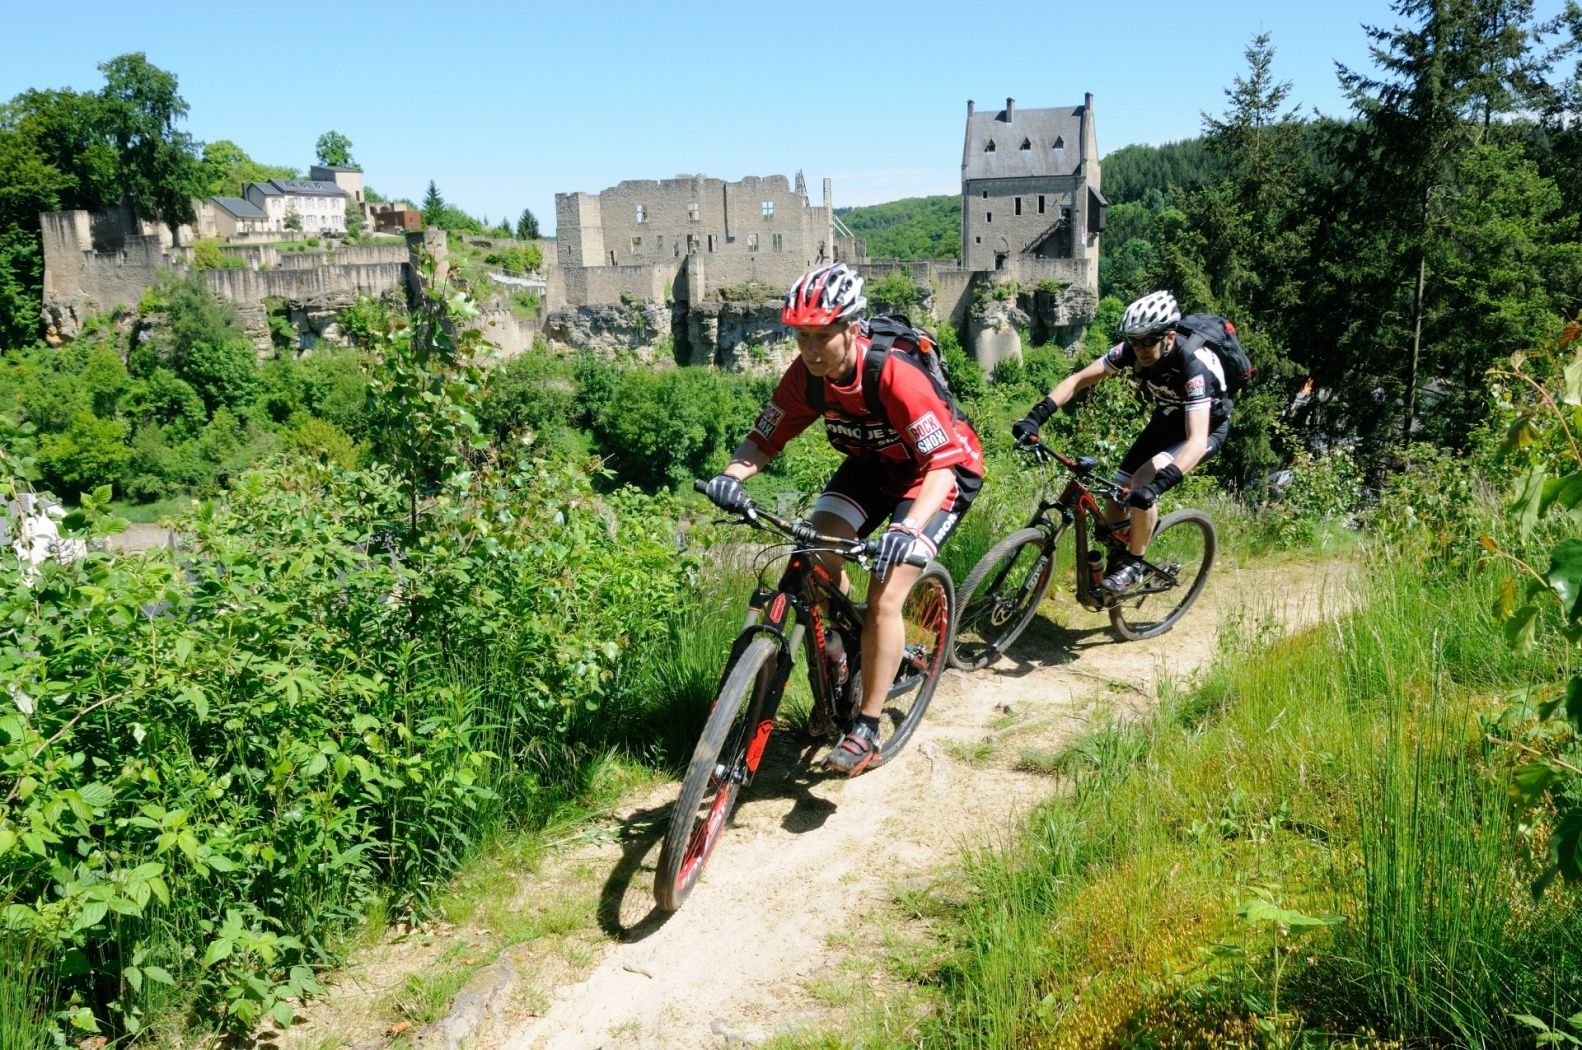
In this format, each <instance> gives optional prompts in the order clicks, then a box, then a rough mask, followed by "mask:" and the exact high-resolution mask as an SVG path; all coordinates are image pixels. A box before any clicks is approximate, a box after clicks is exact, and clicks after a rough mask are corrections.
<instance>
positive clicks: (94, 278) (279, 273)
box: [39, 208, 409, 346]
mask: <svg viewBox="0 0 1582 1050" xmlns="http://www.w3.org/2000/svg"><path fill="white" fill-rule="evenodd" d="M39 220H40V224H41V227H42V232H43V240H44V288H43V307H44V310H43V312H44V326H45V338H46V340H47V341H49V342H51V343H60V342H65V341H68V340H71V339H74V338H76V335H77V333H78V331H79V330H80V329H81V326H82V322H83V321H84V320H85V319H86V318H87V317H89V316H91V315H93V314H99V313H109V312H112V311H114V310H116V309H135V308H136V306H137V304H138V302H139V301H140V300H141V299H142V297H143V293H144V292H146V291H147V290H148V289H149V288H151V287H153V284H154V281H155V280H156V278H157V277H158V275H159V273H160V271H162V270H173V269H174V270H185V269H187V268H189V267H190V265H191V261H192V249H191V248H189V247H182V246H179V245H177V244H175V243H173V242H172V239H171V236H170V232H169V231H168V230H167V229H165V227H164V226H162V225H157V224H153V223H145V222H142V221H140V220H138V219H137V218H136V217H135V216H134V215H133V214H132V213H131V212H130V211H129V210H127V209H125V208H115V209H110V210H108V211H105V212H97V213H89V212H85V211H61V212H45V213H44V214H43V215H41V216H40V217H39ZM190 239H191V231H190V230H188V231H185V233H184V235H183V240H190ZM220 251H221V253H222V254H225V255H233V256H237V257H239V258H241V259H243V260H244V262H245V265H244V266H243V267H241V268H238V269H223V270H199V271H197V272H198V273H199V275H200V276H201V277H202V279H203V281H204V283H205V284H207V285H208V287H209V289H210V290H211V291H213V292H214V293H215V294H216V295H218V296H220V297H221V298H223V299H228V300H230V301H231V302H233V303H235V304H236V307H237V313H238V316H239V318H240V320H241V321H242V323H243V325H244V327H246V328H247V330H248V333H249V334H250V335H252V336H253V337H254V338H255V339H257V340H258V341H259V343H260V345H261V346H267V345H268V324H267V320H266V318H265V311H264V302H265V300H266V299H279V300H283V301H284V302H285V303H286V304H287V305H288V307H289V308H290V309H291V310H292V311H293V312H299V313H301V314H302V315H303V316H310V315H312V316H317V315H323V314H325V313H326V312H329V311H335V310H339V309H340V308H342V307H345V306H350V305H351V304H352V303H353V302H355V301H356V300H357V298H358V296H369V297H372V298H378V297H380V296H383V295H386V294H390V293H392V292H402V291H404V290H405V288H406V287H407V283H408V270H409V261H408V252H407V249H406V248H404V247H401V246H399V245H397V246H390V247H352V248H346V247H343V248H341V249H340V250H339V251H337V252H336V253H335V254H334V255H333V256H329V255H327V254H321V253H306V252H304V253H295V252H281V251H279V250H278V249H276V248H274V247H272V246H267V245H252V246H240V245H239V246H225V247H222V248H221V249H220Z"/></svg>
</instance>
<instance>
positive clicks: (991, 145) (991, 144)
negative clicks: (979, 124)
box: [983, 139, 994, 153]
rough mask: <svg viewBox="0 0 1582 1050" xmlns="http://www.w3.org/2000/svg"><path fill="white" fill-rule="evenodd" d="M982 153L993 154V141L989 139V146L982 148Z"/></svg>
mask: <svg viewBox="0 0 1582 1050" xmlns="http://www.w3.org/2000/svg"><path fill="white" fill-rule="evenodd" d="M983 152H985V153H993V152H994V140H993V139H990V140H989V144H988V145H987V146H985V147H983Z"/></svg>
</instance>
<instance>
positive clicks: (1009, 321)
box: [967, 299, 1033, 375]
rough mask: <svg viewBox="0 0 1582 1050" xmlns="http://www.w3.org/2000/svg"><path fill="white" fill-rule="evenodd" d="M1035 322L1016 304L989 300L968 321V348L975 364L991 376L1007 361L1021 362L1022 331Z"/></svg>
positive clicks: (1002, 300)
mask: <svg viewBox="0 0 1582 1050" xmlns="http://www.w3.org/2000/svg"><path fill="white" fill-rule="evenodd" d="M1032 320H1033V319H1032V318H1031V317H1030V316H1028V314H1027V313H1026V312H1025V311H1023V310H1022V309H1021V308H1020V307H1019V306H1017V305H1016V303H1014V302H1012V301H1010V300H1006V299H990V300H989V301H988V302H986V303H984V304H983V306H982V307H979V308H976V309H974V310H973V311H972V313H971V314H970V315H969V316H968V318H967V348H968V352H969V353H971V354H972V357H973V360H975V361H977V362H978V365H979V366H980V367H981V368H982V369H983V370H984V372H986V373H988V374H991V375H992V374H993V372H994V369H995V367H996V366H998V365H999V363H1000V362H1001V361H1004V360H1006V359H1007V358H1012V357H1014V358H1016V359H1018V360H1020V359H1021V356H1022V330H1023V329H1025V328H1027V327H1028V326H1029V325H1030V324H1031V323H1032Z"/></svg>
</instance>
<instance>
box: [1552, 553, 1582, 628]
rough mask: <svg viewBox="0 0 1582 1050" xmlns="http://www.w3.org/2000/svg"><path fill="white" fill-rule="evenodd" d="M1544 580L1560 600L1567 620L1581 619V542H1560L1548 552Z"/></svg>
mask: <svg viewBox="0 0 1582 1050" xmlns="http://www.w3.org/2000/svg"><path fill="white" fill-rule="evenodd" d="M1549 559H1550V560H1549V571H1548V572H1547V573H1545V574H1544V579H1546V580H1548V581H1549V586H1550V587H1551V588H1553V589H1554V592H1555V594H1556V595H1557V596H1558V597H1559V598H1560V607H1561V608H1562V609H1563V610H1564V611H1565V616H1566V619H1567V620H1571V621H1573V622H1575V621H1577V620H1579V619H1582V540H1579V539H1569V540H1561V541H1560V542H1559V543H1557V544H1556V545H1555V547H1554V549H1553V550H1551V551H1550V552H1549Z"/></svg>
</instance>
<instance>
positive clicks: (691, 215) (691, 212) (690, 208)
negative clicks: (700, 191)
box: [687, 201, 698, 222]
mask: <svg viewBox="0 0 1582 1050" xmlns="http://www.w3.org/2000/svg"><path fill="white" fill-rule="evenodd" d="M687 218H688V219H690V220H692V221H693V222H697V221H698V202H697V201H693V202H692V203H691V204H689V205H687Z"/></svg>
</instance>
